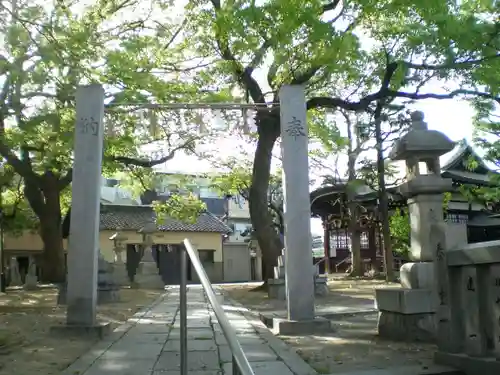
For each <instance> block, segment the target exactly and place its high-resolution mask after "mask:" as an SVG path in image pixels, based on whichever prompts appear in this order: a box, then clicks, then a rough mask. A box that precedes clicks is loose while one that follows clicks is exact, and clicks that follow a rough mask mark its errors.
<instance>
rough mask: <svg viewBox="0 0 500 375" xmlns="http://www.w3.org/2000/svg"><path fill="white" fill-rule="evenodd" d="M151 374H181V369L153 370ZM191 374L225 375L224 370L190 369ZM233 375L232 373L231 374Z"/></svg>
mask: <svg viewBox="0 0 500 375" xmlns="http://www.w3.org/2000/svg"><path fill="white" fill-rule="evenodd" d="M151 375H181V372H180V371H153V372H152V374H151ZM189 375H223V372H222V370H219V371H217V370H210V371H189ZM230 375H232V374H230Z"/></svg>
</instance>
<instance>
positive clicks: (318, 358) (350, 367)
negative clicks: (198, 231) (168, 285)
mask: <svg viewBox="0 0 500 375" xmlns="http://www.w3.org/2000/svg"><path fill="white" fill-rule="evenodd" d="M328 286H329V290H330V293H329V295H328V296H325V297H320V298H317V299H316V310H317V311H323V312H325V313H327V314H328V312H329V311H330V310H335V308H338V307H339V306H342V307H348V308H352V309H360V310H363V309H364V310H366V306H368V305H373V296H374V289H375V288H379V287H398V286H399V285H398V284H386V283H384V282H383V281H380V280H369V279H350V278H346V277H335V278H331V279H330V280H329V282H328ZM252 288H254V287H253V286H252V287H249V286H244V285H242V286H228V287H225V288H224V289H225V290H226V292H227V294H228V295H229V296H230V297H231V298H233V299H235V300H237V301H239V302H241V303H242V304H243V305H245V306H247V307H248V308H249V309H251V310H254V311H258V312H263V313H272V312H280V311H281V312H282V310H283V309H284V306H285V304H284V302H283V301H274V300H269V298H268V297H267V293H265V292H256V291H251V289H252ZM332 306H334V307H332ZM329 318H330V319H331V320H332V322H333V324H334V326H335V330H334V332H330V333H325V334H321V335H314V336H294V337H284V336H282V337H281V339H282V340H283V341H285V342H286V343H287V344H289V345H290V346H292V347H293V348H294V349H295V350H296V351H297V353H298V354H299V355H300V356H301V357H302V358H303V359H304V360H305V361H306V362H308V363H309V364H310V365H311V366H312V367H313V368H315V369H316V371H317V372H318V373H320V374H336V373H343V372H347V371H354V370H371V369H383V368H388V367H391V366H397V365H418V366H422V368H425V367H427V366H428V365H429V364H430V363H431V362H432V357H433V354H434V351H435V349H436V347H435V346H434V345H430V344H412V343H398V342H392V341H387V340H382V339H379V338H378V337H377V313H364V314H353V315H334V314H331V315H330V314H329Z"/></svg>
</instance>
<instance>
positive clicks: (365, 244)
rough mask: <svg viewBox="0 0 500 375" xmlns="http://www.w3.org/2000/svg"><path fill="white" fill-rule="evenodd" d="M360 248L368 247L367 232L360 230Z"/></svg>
mask: <svg viewBox="0 0 500 375" xmlns="http://www.w3.org/2000/svg"><path fill="white" fill-rule="evenodd" d="M360 241H361V248H362V249H369V248H370V241H369V240H368V232H362V233H361V238H360Z"/></svg>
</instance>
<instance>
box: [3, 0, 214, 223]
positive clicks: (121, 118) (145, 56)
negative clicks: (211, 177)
mask: <svg viewBox="0 0 500 375" xmlns="http://www.w3.org/2000/svg"><path fill="white" fill-rule="evenodd" d="M148 7H150V8H151V9H147V8H148ZM173 7H174V5H173V4H170V5H169V4H168V2H164V1H156V0H153V1H151V2H149V3H148V4H143V3H142V2H141V3H140V4H139V2H137V1H134V0H126V1H123V2H116V1H96V2H93V3H92V4H90V3H89V4H87V5H85V4H80V3H78V4H77V6H67V5H66V4H65V3H64V2H61V1H56V0H54V1H49V2H48V3H44V6H43V7H42V6H41V5H38V4H37V3H36V2H32V1H28V0H21V1H16V2H13V3H12V4H10V5H9V4H6V5H5V6H3V7H2V8H1V9H0V16H1V18H2V22H1V23H0V35H1V36H2V39H3V40H4V42H5V43H4V45H3V49H2V52H1V53H0V82H1V86H2V87H0V105H1V107H2V111H1V116H0V128H1V130H2V134H1V136H0V155H1V157H2V158H3V159H5V160H6V162H7V165H8V166H9V167H12V168H13V170H14V172H15V173H16V174H17V175H19V176H21V181H22V182H21V186H20V187H19V189H17V190H19V191H23V194H22V200H24V199H27V200H28V202H24V203H23V204H17V206H16V207H21V206H23V205H24V206H26V208H28V204H27V203H29V206H30V207H31V212H30V213H29V214H27V216H28V217H32V216H38V217H43V216H44V215H43V214H44V212H46V211H47V210H46V208H47V207H46V205H47V204H49V203H48V201H47V200H46V199H45V198H46V194H48V193H49V190H50V189H52V190H54V189H58V190H59V192H60V194H61V203H60V204H61V207H60V209H61V211H63V213H64V211H65V210H66V209H67V206H68V205H69V197H70V190H69V188H68V186H69V185H70V183H71V171H72V164H73V153H72V150H73V134H74V124H75V90H76V87H77V85H78V84H88V83H94V82H97V83H102V84H103V85H104V88H105V91H106V94H105V95H106V103H107V104H108V109H107V113H106V116H105V127H106V129H105V140H104V159H103V173H104V174H105V175H108V176H109V175H115V174H117V173H120V174H122V177H123V180H124V181H123V185H124V186H125V187H127V188H129V189H130V190H131V191H132V192H133V193H134V195H138V194H139V193H140V192H141V191H143V190H144V189H145V187H151V186H150V185H151V183H152V181H153V178H152V168H151V167H153V166H154V165H156V164H162V163H163V162H166V161H169V160H171V159H172V158H173V157H174V156H175V153H176V152H178V151H179V150H184V151H186V152H187V153H192V152H195V146H196V144H197V143H198V141H200V142H201V136H200V134H199V131H198V130H199V123H197V122H196V121H192V118H193V113H192V111H191V112H190V113H184V112H182V111H165V110H163V109H161V108H160V109H155V110H152V109H151V110H138V108H139V107H138V106H137V104H151V103H165V102H171V101H175V100H179V101H189V100H190V99H192V98H193V97H195V96H194V95H195V94H196V90H193V86H192V82H191V81H190V80H189V79H184V78H186V77H184V70H183V69H184V68H181V66H182V65H183V64H184V62H185V61H192V60H191V59H192V55H190V53H191V50H189V49H188V48H186V45H185V44H184V41H182V38H181V40H178V38H177V36H178V34H179V32H180V31H181V30H180V28H181V27H182V23H180V22H178V20H177V19H175V17H173V18H170V17H167V16H165V15H164V14H161V11H163V12H166V13H168V12H171V11H172V9H173ZM158 12H159V13H158ZM166 13H165V14H166ZM167 77H168V78H167ZM207 96H208V95H207ZM219 96H221V95H219ZM205 139H206V140H207V141H209V139H210V138H209V137H206V138H205ZM48 184H50V186H51V188H50V189H49V188H47V186H48ZM28 185H29V186H28ZM42 185H44V186H42ZM26 186H28V187H29V188H28V189H25V187H26ZM6 189H7V187H6ZM8 189H9V190H10V189H11V187H8ZM24 193H26V195H24ZM4 195H5V200H6V201H5V203H4V206H6V205H9V203H8V200H9V199H10V200H12V199H14V198H12V197H14V196H15V197H18V196H19V194H17V195H16V193H15V192H14V191H12V192H9V193H8V194H7V193H4ZM16 202H17V201H16ZM50 204H59V203H58V202H57V201H54V200H52V201H51V203H50ZM11 211H12V210H11ZM50 211H51V212H57V209H56V210H54V209H51V210H50ZM22 212H23V211H22V210H19V209H18V210H16V211H15V213H16V215H15V217H16V218H17V219H19V224H20V225H19V226H18V225H15V226H16V227H22V226H23V225H22V222H23V221H25V220H24V216H23V215H22V214H21V213H22Z"/></svg>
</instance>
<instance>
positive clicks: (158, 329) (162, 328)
mask: <svg viewBox="0 0 500 375" xmlns="http://www.w3.org/2000/svg"><path fill="white" fill-rule="evenodd" d="M170 329H171V326H169V325H166V324H136V325H135V326H134V327H132V328H131V329H130V330H129V333H130V332H131V333H134V334H136V333H153V334H159V333H169V332H170Z"/></svg>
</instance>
